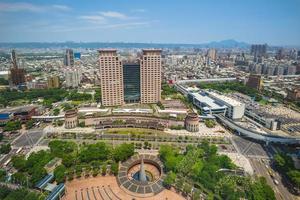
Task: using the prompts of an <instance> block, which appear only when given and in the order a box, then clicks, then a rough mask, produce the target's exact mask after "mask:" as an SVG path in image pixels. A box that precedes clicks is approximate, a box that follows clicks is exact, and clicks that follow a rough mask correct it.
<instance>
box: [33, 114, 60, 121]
mask: <svg viewBox="0 0 300 200" xmlns="http://www.w3.org/2000/svg"><path fill="white" fill-rule="evenodd" d="M64 117H65V116H64V115H57V116H54V115H40V116H32V117H31V119H34V120H41V121H52V120H55V119H59V120H61V119H64Z"/></svg>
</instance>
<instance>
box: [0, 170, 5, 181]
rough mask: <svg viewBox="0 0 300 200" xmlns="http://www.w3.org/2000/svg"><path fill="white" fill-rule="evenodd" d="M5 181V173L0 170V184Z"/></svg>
mask: <svg viewBox="0 0 300 200" xmlns="http://www.w3.org/2000/svg"><path fill="white" fill-rule="evenodd" d="M5 179H6V171H5V170H4V169H0V182H4V181H5Z"/></svg>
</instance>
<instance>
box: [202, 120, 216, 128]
mask: <svg viewBox="0 0 300 200" xmlns="http://www.w3.org/2000/svg"><path fill="white" fill-rule="evenodd" d="M204 124H205V126H206V127H208V128H213V127H215V126H216V122H215V121H213V120H211V119H206V120H205V121H204Z"/></svg>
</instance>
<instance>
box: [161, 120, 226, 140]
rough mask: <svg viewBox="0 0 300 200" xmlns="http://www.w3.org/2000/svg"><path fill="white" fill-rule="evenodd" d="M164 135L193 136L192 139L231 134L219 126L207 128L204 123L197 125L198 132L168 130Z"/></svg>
mask: <svg viewBox="0 0 300 200" xmlns="http://www.w3.org/2000/svg"><path fill="white" fill-rule="evenodd" d="M165 132H166V133H169V134H173V135H177V136H194V137H226V136H227V137H228V136H230V135H231V134H230V133H229V132H228V131H227V130H226V129H224V128H223V127H222V126H221V125H219V124H216V126H215V127H214V128H208V127H206V126H205V124H204V123H200V124H199V131H198V132H188V131H187V130H185V129H182V130H171V129H168V130H166V131H165Z"/></svg>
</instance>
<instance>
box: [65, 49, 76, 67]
mask: <svg viewBox="0 0 300 200" xmlns="http://www.w3.org/2000/svg"><path fill="white" fill-rule="evenodd" d="M64 65H65V66H69V67H73V66H74V53H73V50H72V49H66V54H65V58H64Z"/></svg>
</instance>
